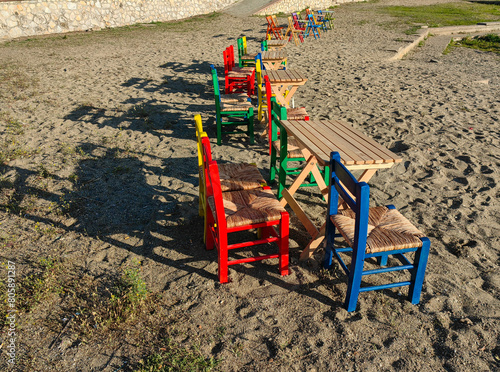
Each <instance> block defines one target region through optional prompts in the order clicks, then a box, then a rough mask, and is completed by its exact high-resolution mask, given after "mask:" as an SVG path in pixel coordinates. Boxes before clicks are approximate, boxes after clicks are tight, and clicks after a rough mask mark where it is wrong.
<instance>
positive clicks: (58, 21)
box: [0, 0, 361, 41]
mask: <svg viewBox="0 0 500 372" xmlns="http://www.w3.org/2000/svg"><path fill="white" fill-rule="evenodd" d="M237 1H238V0H182V1H181V0H24V1H8V2H0V41H2V40H10V39H15V38H18V37H26V36H35V35H46V34H56V33H63V32H71V31H87V30H99V29H101V28H106V27H120V26H126V25H132V24H135V23H149V22H165V21H173V20H177V19H184V18H189V17H192V16H195V15H200V14H207V13H211V12H215V11H220V10H222V9H224V8H226V7H228V6H229V5H232V4H234V3H235V2H237ZM354 1H361V0H277V1H275V2H273V3H271V4H270V5H269V6H267V7H266V8H264V9H262V10H260V11H259V12H258V13H257V14H259V15H269V14H277V13H280V12H281V13H290V12H294V11H299V10H302V9H305V8H306V7H311V8H312V9H326V8H328V7H330V6H334V5H338V4H342V3H347V2H354Z"/></svg>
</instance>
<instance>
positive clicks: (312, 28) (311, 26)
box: [304, 14, 322, 39]
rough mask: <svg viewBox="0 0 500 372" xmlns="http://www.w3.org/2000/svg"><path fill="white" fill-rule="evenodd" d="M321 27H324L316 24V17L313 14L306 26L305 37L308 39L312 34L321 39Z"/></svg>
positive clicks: (308, 16) (309, 15)
mask: <svg viewBox="0 0 500 372" xmlns="http://www.w3.org/2000/svg"><path fill="white" fill-rule="evenodd" d="M321 27H322V25H319V24H317V23H316V20H315V19H314V16H313V15H312V14H308V15H307V25H306V30H305V31H304V36H305V37H307V36H309V35H310V34H311V33H312V35H313V36H314V38H315V39H317V38H319V37H320V34H319V32H320V31H319V30H320V28H321Z"/></svg>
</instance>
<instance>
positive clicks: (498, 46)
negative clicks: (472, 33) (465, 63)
mask: <svg viewBox="0 0 500 372" xmlns="http://www.w3.org/2000/svg"><path fill="white" fill-rule="evenodd" d="M455 47H466V48H472V49H477V50H481V51H483V52H493V53H497V54H500V36H499V35H495V34H489V35H484V36H478V37H466V38H464V39H462V40H458V41H453V40H452V41H451V42H450V44H449V45H448V46H447V47H446V50H445V52H444V54H448V53H449V52H450V51H451V50H452V49H453V48H455Z"/></svg>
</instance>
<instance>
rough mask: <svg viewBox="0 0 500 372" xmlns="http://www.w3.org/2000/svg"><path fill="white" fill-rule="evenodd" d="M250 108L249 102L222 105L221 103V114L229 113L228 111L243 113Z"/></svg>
mask: <svg viewBox="0 0 500 372" xmlns="http://www.w3.org/2000/svg"><path fill="white" fill-rule="evenodd" d="M250 107H253V106H252V103H251V102H248V101H247V102H235V103H224V102H221V107H220V109H221V112H230V111H244V110H248V109H249V108H250Z"/></svg>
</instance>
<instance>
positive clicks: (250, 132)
mask: <svg viewBox="0 0 500 372" xmlns="http://www.w3.org/2000/svg"><path fill="white" fill-rule="evenodd" d="M253 116H254V115H253V108H252V107H251V108H250V109H249V111H248V135H249V136H250V144H251V145H253V144H254V143H255V139H254V131H253Z"/></svg>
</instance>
